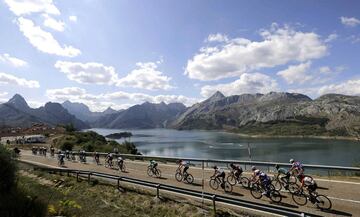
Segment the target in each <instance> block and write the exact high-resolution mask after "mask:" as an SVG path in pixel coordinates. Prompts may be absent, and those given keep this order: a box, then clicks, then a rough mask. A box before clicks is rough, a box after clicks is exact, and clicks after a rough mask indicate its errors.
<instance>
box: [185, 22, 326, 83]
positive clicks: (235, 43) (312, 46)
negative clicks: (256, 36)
mask: <svg viewBox="0 0 360 217" xmlns="http://www.w3.org/2000/svg"><path fill="white" fill-rule="evenodd" d="M261 36H262V38H263V41H250V40H248V39H245V38H235V39H230V40H229V41H228V42H227V43H225V44H221V45H218V46H215V47H205V48H201V49H200V50H199V53H197V54H196V55H195V56H194V57H193V58H192V59H191V60H188V63H187V66H186V71H185V74H186V75H188V76H189V77H190V78H192V79H199V80H218V79H221V78H227V77H236V76H239V75H241V74H243V73H246V72H250V71H254V70H258V69H261V68H271V67H275V66H279V65H284V64H286V63H289V62H293V61H297V62H304V61H307V60H311V59H317V58H320V57H323V56H324V55H326V53H327V47H326V44H324V42H322V41H321V40H320V36H319V35H317V34H316V33H314V32H301V31H295V30H294V29H292V28H290V27H287V26H285V27H283V28H279V27H278V26H277V25H276V24H273V25H272V28H271V29H270V30H263V31H261Z"/></svg>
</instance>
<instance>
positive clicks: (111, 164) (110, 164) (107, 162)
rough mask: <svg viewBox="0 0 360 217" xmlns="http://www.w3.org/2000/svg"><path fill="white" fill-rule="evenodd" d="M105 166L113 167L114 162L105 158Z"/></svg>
mask: <svg viewBox="0 0 360 217" xmlns="http://www.w3.org/2000/svg"><path fill="white" fill-rule="evenodd" d="M104 166H105V167H106V168H112V167H113V162H112V161H110V160H105V164H104Z"/></svg>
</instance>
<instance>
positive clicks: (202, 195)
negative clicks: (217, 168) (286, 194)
mask: <svg viewBox="0 0 360 217" xmlns="http://www.w3.org/2000/svg"><path fill="white" fill-rule="evenodd" d="M25 163H27V164H30V163H28V162H25ZM33 166H34V168H35V169H39V170H43V171H47V172H59V173H67V175H68V176H70V175H71V174H73V175H75V176H76V178H77V180H78V181H79V179H80V178H81V177H83V178H85V179H86V178H87V179H88V182H90V180H91V177H99V178H102V179H110V180H112V181H117V188H121V187H120V183H130V184H135V185H140V186H143V187H148V188H153V189H156V192H157V193H156V196H157V197H158V198H160V190H161V191H165V192H172V193H177V194H181V195H185V196H191V197H194V198H197V199H205V200H208V201H212V202H213V208H214V211H215V212H216V203H217V202H219V203H222V204H225V205H232V206H237V207H239V208H241V207H242V208H247V209H253V210H257V211H262V212H266V213H272V214H277V215H281V216H294V217H295V216H302V217H307V216H318V215H314V214H310V213H304V212H301V211H297V210H292V209H288V208H285V207H281V206H275V205H270V204H261V203H257V202H252V201H247V200H242V199H237V198H236V199H235V198H232V197H227V196H222V195H218V194H211V193H207V192H201V191H196V190H191V189H186V188H180V187H176V186H171V185H166V184H160V183H156V182H150V181H145V180H141V179H135V178H129V177H124V176H116V175H112V174H107V173H101V172H96V171H86V170H74V169H64V168H49V167H43V166H39V165H33ZM81 175H85V176H81Z"/></svg>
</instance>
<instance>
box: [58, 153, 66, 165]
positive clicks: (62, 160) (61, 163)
mask: <svg viewBox="0 0 360 217" xmlns="http://www.w3.org/2000/svg"><path fill="white" fill-rule="evenodd" d="M58 158H59V165H60V166H61V165H64V158H65V155H64V154H63V153H61V152H60V151H59V155H58Z"/></svg>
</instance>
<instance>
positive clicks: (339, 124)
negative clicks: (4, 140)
mask: <svg viewBox="0 0 360 217" xmlns="http://www.w3.org/2000/svg"><path fill="white" fill-rule="evenodd" d="M37 122H41V123H47V124H50V125H56V124H67V123H73V124H74V126H75V127H76V128H78V129H83V128H90V127H99V128H113V129H120V128H127V129H144V128H174V129H179V130H191V129H204V130H226V131H232V132H236V133H243V134H253V135H302V136H305V135H316V136H317V135H319V136H351V137H359V135H360V97H359V96H346V95H340V94H327V95H323V96H321V97H319V98H317V99H315V100H312V99H311V98H309V97H308V96H306V95H303V94H297V93H286V92H270V93H268V94H242V95H233V96H228V97H226V96H224V95H223V94H222V93H221V92H216V93H215V94H214V95H212V96H211V97H209V98H208V99H206V100H204V101H202V102H199V103H196V104H194V105H192V106H191V107H188V108H187V107H185V105H183V104H181V103H169V104H166V103H164V102H162V103H158V104H156V103H149V102H145V103H143V104H140V105H134V106H132V107H130V108H128V109H126V110H120V111H116V110H113V109H111V108H108V109H106V110H105V111H103V112H92V111H90V109H89V107H88V106H86V105H85V104H82V103H77V102H70V101H65V102H64V103H62V104H59V103H52V102H49V103H46V104H45V105H44V106H43V107H40V108H37V109H33V108H30V107H29V106H28V104H27V103H26V101H25V99H24V98H23V97H22V96H20V95H18V94H16V95H15V96H14V97H13V98H11V99H10V100H9V101H8V102H6V103H4V104H1V105H0V126H29V125H31V123H37Z"/></svg>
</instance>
